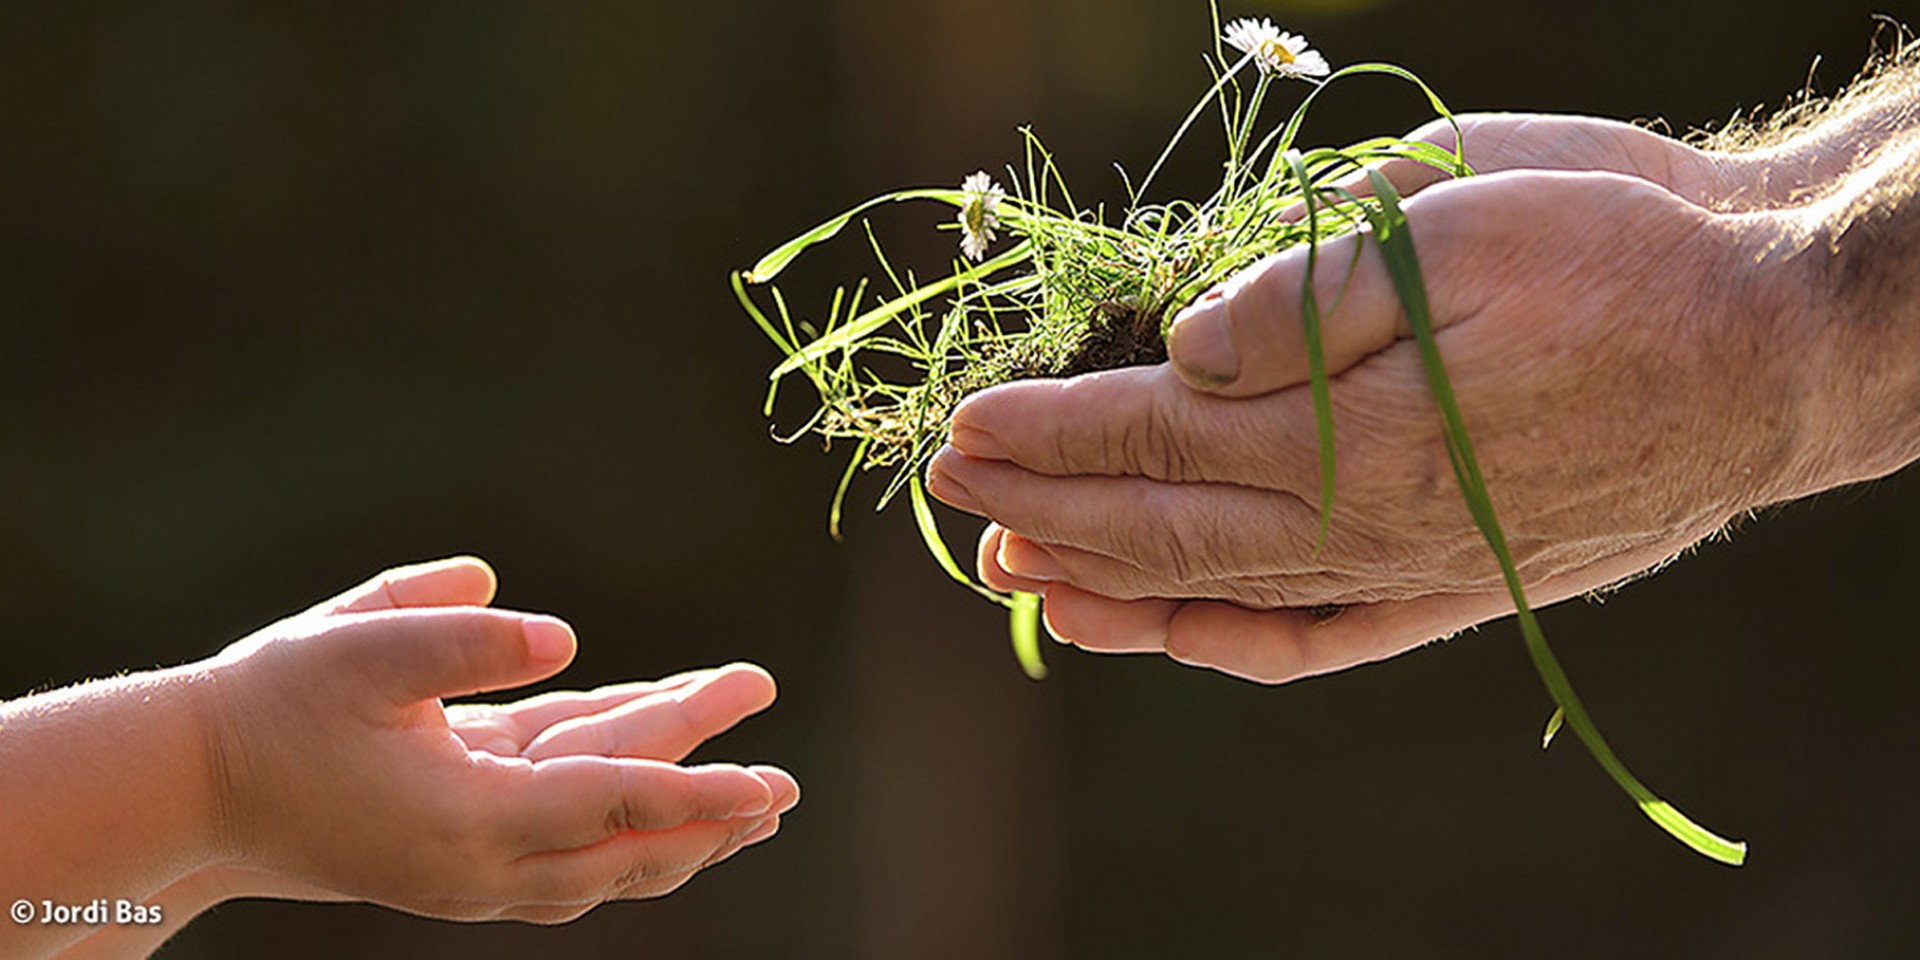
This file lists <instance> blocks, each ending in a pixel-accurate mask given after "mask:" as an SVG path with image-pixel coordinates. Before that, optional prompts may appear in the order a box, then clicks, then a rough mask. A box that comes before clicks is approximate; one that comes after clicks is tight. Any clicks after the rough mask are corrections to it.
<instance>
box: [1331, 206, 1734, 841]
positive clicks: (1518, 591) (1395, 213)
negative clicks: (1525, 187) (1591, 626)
mask: <svg viewBox="0 0 1920 960" xmlns="http://www.w3.org/2000/svg"><path fill="white" fill-rule="evenodd" d="M1368 175H1369V178H1370V179H1371V180H1372V183H1373V190H1374V197H1375V199H1376V200H1377V201H1378V206H1372V207H1369V208H1368V210H1367V214H1368V219H1369V220H1370V221H1371V223H1372V226H1373V235H1374V239H1375V241H1376V242H1378V243H1379V245H1380V253H1381V256H1382V257H1383V258H1384V259H1385V260H1386V264H1387V272H1388V274H1389V275H1390V276H1391V277H1392V279H1393V286H1394V291H1395V293H1397V294H1398V295H1399V297H1400V304H1401V306H1402V307H1403V308H1405V310H1406V313H1407V324H1408V326H1410V327H1412V328H1413V336H1414V340H1415V342H1417V343H1418V344H1419V347H1420V359H1421V363H1422V365H1423V366H1424V367H1425V368H1426V373H1427V384H1428V386H1429V388H1430V389H1431V390H1432V392H1433V400H1434V404H1435V406H1437V407H1439V408H1440V417H1441V425H1442V430H1441V432H1442V435H1443V437H1444V438H1445V440H1446V445H1447V454H1448V457H1449V459H1450V460H1452V462H1453V469H1454V477H1455V479H1456V480H1458V481H1459V484H1460V492H1461V495H1462V496H1463V497H1465V499H1466V501H1467V509H1468V512H1469V513H1471V514H1472V515H1473V520H1474V524H1475V525H1476V526H1478V527H1479V528H1480V534H1481V536H1483V537H1484V538H1486V541H1487V546H1489V547H1491V548H1492V550H1493V555H1494V557H1495V559H1497V560H1498V561H1499V563H1500V575H1501V577H1502V578H1503V579H1504V580H1505V581H1506V585H1507V591H1508V593H1510V594H1511V595H1512V597H1513V603H1514V610H1515V612H1516V613H1518V614H1519V619H1520V632H1521V634H1522V636H1524V637H1525V638H1526V643H1527V653H1528V655H1529V656H1530V657H1531V658H1532V659H1533V665H1534V669H1535V670H1536V671H1538V672H1539V674H1540V679H1541V680H1542V681H1543V682H1544V683H1545V684H1546V687H1547V692H1548V694H1550V695H1551V696H1552V697H1553V702H1554V704H1555V705H1557V706H1558V707H1559V708H1560V710H1561V711H1562V712H1563V713H1564V715H1565V720H1566V724H1567V725H1568V726H1570V727H1572V728H1573V732H1574V735H1575V736H1577V737H1579V738H1580V742H1581V743H1583V744H1585V745H1586V748H1587V752H1588V753H1590V754H1592V755H1593V758H1594V760H1595V761H1596V762H1598V763H1599V764H1600V767H1601V769H1604V770H1605V771H1606V772H1607V774H1608V775H1609V776H1611V777H1612V778H1613V781H1614V782H1615V783H1617V784H1619V785H1620V788H1621V789H1622V790H1624V791H1625V792H1626V794H1627V795H1628V796H1629V797H1631V798H1633V801H1634V803H1635V804H1636V805H1638V806H1639V808H1640V812H1641V813H1643V814H1645V815H1646V817H1647V818H1648V819H1649V820H1652V821H1653V822H1654V823H1656V824H1658V825H1659V826H1660V828H1661V829H1663V830H1665V831H1667V833H1669V834H1671V835H1672V836H1673V837H1674V838H1675V839H1677V840H1679V841H1680V842H1681V843H1684V844H1686V845H1687V846H1689V847H1691V848H1693V850H1694V851H1695V852H1697V853H1699V854H1701V855H1703V856H1706V857H1708V858H1710V859H1713V860H1717V861H1719V862H1721V863H1725V864H1728V865H1730V866H1739V865H1740V864H1742V863H1744V862H1746V858H1747V845H1746V844H1745V843H1744V842H1741V841H1735V840H1728V839H1726V838H1724V837H1721V836H1719V835H1718V834H1715V833H1713V832H1712V831H1710V830H1708V829H1706V828H1705V827H1702V826H1700V825H1699V824H1697V823H1695V822H1693V821H1692V820H1690V819H1688V818H1687V817H1686V815H1685V814H1682V813H1681V812H1680V811H1679V810H1678V809H1676V808H1675V807H1674V806H1673V805H1672V804H1670V803H1667V802H1666V801H1665V800H1662V799H1660V798H1659V797H1657V796H1655V795H1654V794H1653V791H1651V790H1649V789H1647V787H1646V785H1645V784H1643V783H1641V782H1640V780H1639V779H1638V778H1636V777H1635V776H1634V775H1633V774H1632V773H1630V772H1628V770H1627V768H1626V765H1625V764H1623V763H1621V762H1620V758H1619V757H1618V756H1616V755H1615V754H1614V752H1613V748H1612V747H1610V746H1608V745H1607V741H1606V738H1604V737H1602V736H1601V735H1600V729H1599V728H1598V727H1596V726H1595V725H1594V723H1593V718H1592V717H1590V716H1589V715H1588V714H1587V710H1586V707H1585V706H1583V705H1582V704H1581V702H1580V697H1579V695H1578V694H1576V693H1574V690H1573V683H1572V682H1571V681H1570V680H1568V679H1567V674H1566V671H1565V670H1563V669H1562V668H1561V666H1560V661H1559V659H1558V658H1556V657H1555V656H1554V655H1553V650H1552V648H1550V647H1548V646H1547V638H1546V634H1545V632H1544V631H1542V630H1541V629H1540V622H1539V620H1538V619H1537V618H1535V617H1534V615H1533V608H1532V607H1531V606H1529V605H1528V603H1527V595H1526V590H1525V589H1524V588H1523V587H1522V586H1521V583H1520V574H1519V571H1518V570H1517V569H1516V568H1515V566H1514V563H1513V553H1512V551H1511V550H1510V549H1508V546H1507V538H1506V534H1505V532H1504V531H1503V530H1502V528H1501V526H1500V521H1499V519H1498V518H1497V517H1496V516H1495V515H1494V511H1493V500H1492V498H1491V497H1490V496H1488V494H1487V485H1486V480H1485V479H1484V477H1482V475H1481V473H1480V465H1479V462H1478V461H1477V460H1476V459H1475V458H1474V455H1473V443H1472V442H1471V441H1470V440H1469V439H1468V437H1467V429H1466V423H1465V421H1464V419H1463V418H1462V417H1461V416H1460V405H1459V403H1458V402H1456V400H1455V399H1454V395H1453V386H1452V383H1451V382H1450V381H1449V379H1448V377H1447V370H1446V366H1445V365H1444V364H1443V363H1442V362H1441V359H1440V346H1439V343H1438V341H1436V340H1435V338H1434V332H1433V312H1432V309H1431V308H1430V306H1429V304H1428V302H1427V292H1426V283H1425V281H1424V280H1423V279H1422V278H1421V274H1420V261H1419V258H1418V256H1417V255H1416V254H1415V251H1414V247H1413V235H1412V234H1411V233H1410V232H1409V231H1408V229H1407V217H1406V213H1405V212H1404V211H1402V210H1401V209H1400V195H1399V193H1398V191H1396V190H1395V189H1394V187H1393V184H1392V182H1390V181H1389V180H1388V179H1387V178H1386V176H1385V175H1383V174H1381V173H1380V172H1379V171H1377V170H1369V171H1368Z"/></svg>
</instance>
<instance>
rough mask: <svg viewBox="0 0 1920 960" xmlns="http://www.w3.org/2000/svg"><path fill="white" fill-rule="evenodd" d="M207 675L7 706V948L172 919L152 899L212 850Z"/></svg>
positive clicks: (140, 677) (3, 895)
mask: <svg viewBox="0 0 1920 960" xmlns="http://www.w3.org/2000/svg"><path fill="white" fill-rule="evenodd" d="M202 680H203V675H202V674H200V673H199V672H197V671H196V670H193V669H191V668H183V669H179V670H168V671H157V672H152V673H144V674H135V675H131V676H127V677H121V678H116V679H113V680H105V681H99V682H96V683H91V684H85V685H82V686H79V687H72V688H68V689H64V690H56V691H53V692H51V693H45V694H40V695H38V696H33V697H27V698H23V699H20V700H16V701H13V702H10V703H8V704H5V705H4V706H0V770H4V771H5V775H4V779H3V780H0V816H4V818H5V821H6V829H5V830H0V900H3V901H5V902H6V903H8V904H9V905H10V906H11V907H12V909H13V910H14V911H16V912H15V913H14V914H13V916H12V917H11V920H10V922H8V923H6V924H4V925H0V945H4V949H0V954H4V955H6V956H22V957H31V956H45V955H48V954H50V953H52V952H53V951H55V950H57V949H59V948H61V947H62V946H64V945H67V944H70V943H73V942H75V941H77V940H79V939H81V938H83V937H85V936H87V935H89V934H90V933H92V932H94V931H96V930H97V929H99V927H100V925H102V924H105V925H114V924H120V923H127V924H135V923H150V922H153V921H155V920H156V919H158V920H162V921H164V910H162V911H161V916H160V917H158V918H156V917H155V916H153V912H152V911H151V910H150V909H147V908H148V907H149V906H150V904H148V902H147V900H146V898H147V897H149V896H150V895H152V894H153V893H154V892H155V891H159V890H162V889H163V888H166V887H167V886H168V885H170V884H172V883H173V882H174V881H176V880H177V879H179V878H180V877H182V876H184V875H186V874H187V873H189V872H191V871H192V870H194V869H196V868H198V867H199V866H201V865H202V864H203V863H204V862H205V861H206V859H207V857H208V856H209V853H210V851H211V850H213V849H214V848H215V838H214V837H213V836H212V828H211V826H210V825H211V824H212V823H213V822H214V816H213V813H214V811H213V810H212V809H211V806H212V801H211V794H212V791H211V790H210V789H209V786H210V780H209V776H208V769H209V767H208V764H207V761H206V758H207V755H208V754H207V747H206V742H205V735H204V732H203V728H202V725H201V723H200V718H199V710H198V708H197V702H198V695H199V692H198V689H197V687H198V686H199V685H200V684H201V682H202ZM89 908H93V909H91V910H90V909H89ZM23 921H24V922H23Z"/></svg>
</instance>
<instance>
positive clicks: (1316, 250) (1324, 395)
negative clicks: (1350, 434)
mask: <svg viewBox="0 0 1920 960" xmlns="http://www.w3.org/2000/svg"><path fill="white" fill-rule="evenodd" d="M1285 157H1286V161H1287V164H1288V166H1290V167H1292V169H1293V175H1294V177H1295V179H1297V180H1298V181H1299V183H1300V189H1301V190H1302V193H1301V200H1302V201H1303V202H1305V204H1306V207H1307V277H1306V280H1305V281H1303V282H1302V283H1301V284H1300V324H1301V326H1302V327H1303V328H1304V329H1305V330H1306V335H1307V337H1306V339H1307V381H1308V383H1309V385H1310V387H1311V393H1312V394H1313V425H1314V433H1315V435H1317V436H1318V437H1319V438H1320V535H1319V538H1318V539H1317V540H1315V541H1314V545H1313V553H1314V556H1316V557H1317V556H1319V555H1320V551H1321V550H1324V549H1326V546H1327V531H1328V530H1329V529H1331V528H1332V526H1333V478H1334V459H1333V396H1332V388H1331V386H1330V384H1329V383H1328V381H1327V354H1326V349H1325V345H1324V343H1323V342H1322V338H1321V335H1320V299H1319V296H1318V295H1317V294H1315V293H1314V291H1313V272H1314V268H1315V267H1316V266H1317V265H1318V262H1319V257H1320V229H1319V228H1320V205H1319V202H1318V200H1319V196H1318V191H1316V190H1315V189H1314V187H1313V180H1312V178H1311V177H1309V176H1308V175H1307V165H1306V161H1304V160H1302V159H1301V157H1300V154H1299V153H1298V152H1297V151H1293V150H1289V151H1287V152H1286V155H1285ZM1349 276H1351V274H1349Z"/></svg>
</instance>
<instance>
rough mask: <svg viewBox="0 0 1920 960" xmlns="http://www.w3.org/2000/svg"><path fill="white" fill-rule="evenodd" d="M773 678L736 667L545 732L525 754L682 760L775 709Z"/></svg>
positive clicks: (536, 757)
mask: <svg viewBox="0 0 1920 960" xmlns="http://www.w3.org/2000/svg"><path fill="white" fill-rule="evenodd" d="M775 695H776V690H775V687H774V682H773V677H772V676H771V675H769V674H768V673H767V672H766V671H765V670H763V669H761V668H760V667H757V666H754V665H752V664H746V663H736V664H730V665H728V666H725V667H721V668H719V669H717V670H712V671H709V672H708V673H707V674H706V675H705V676H704V677H701V678H700V679H698V680H695V681H693V682H691V683H689V684H686V685H684V686H682V687H680V688H678V689H675V690H673V691H671V692H660V693H650V694H647V695H644V696H640V697H636V698H634V699H632V700H629V701H627V702H625V703H622V704H619V705H617V706H613V707H611V708H609V709H606V710H602V711H600V712H598V713H592V714H586V715H584V716H576V717H573V718H571V719H567V720H563V721H560V722H558V723H555V724H554V725H552V726H550V727H547V728H546V729H544V730H543V731H542V732H541V733H540V734H539V735H537V736H535V737H534V739H533V742H531V743H529V744H527V746H526V749H524V750H522V751H521V756H523V757H526V758H528V759H530V760H540V759H544V758H546V757H556V756H565V755H567V754H598V755H602V756H618V757H647V758H651V759H655V760H668V761H673V760H679V759H681V758H683V757H685V756H686V755H687V754H689V753H692V752H693V749H694V748H695V747H697V746H699V745H700V744H701V743H703V742H705V741H706V740H707V739H708V738H709V737H713V736H715V735H717V734H719V733H720V732H722V731H724V730H726V729H727V728H729V727H731V726H733V725H734V724H736V723H738V722H740V720H742V719H744V718H745V717H747V716H748V715H750V714H754V713H758V712H759V711H761V710H764V709H766V708H767V707H768V706H771V705H772V704H773V700H774V697H775Z"/></svg>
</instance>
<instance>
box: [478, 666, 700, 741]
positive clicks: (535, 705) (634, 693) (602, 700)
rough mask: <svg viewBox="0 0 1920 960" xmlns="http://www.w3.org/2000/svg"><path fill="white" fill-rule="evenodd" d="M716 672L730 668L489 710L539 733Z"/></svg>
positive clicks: (552, 695)
mask: <svg viewBox="0 0 1920 960" xmlns="http://www.w3.org/2000/svg"><path fill="white" fill-rule="evenodd" d="M716 669H726V668H724V667H709V668H707V669H704V670H689V671H687V672H685V673H676V674H674V675H673V676H671V677H666V678H663V679H660V680H635V681H630V682H627V683H615V684H609V685H607V686H604V687H595V688H593V689H592V690H556V691H554V692H552V693H543V694H541V695H539V696H537V697H528V698H526V699H525V700H516V701H514V702H512V703H505V704H498V705H493V706H488V707H486V709H488V710H491V711H493V712H495V713H498V714H500V715H503V716H506V717H509V718H511V719H512V720H513V722H514V723H515V724H517V725H518V726H519V727H520V728H521V729H523V730H526V731H529V732H530V733H538V732H539V731H541V730H545V729H546V728H548V727H551V726H553V725H554V724H556V723H560V722H561V721H564V720H571V719H573V718H575V717H584V716H587V715H588V714H594V713H600V712H602V711H605V710H612V709H613V708H615V707H618V706H620V705H621V704H623V703H626V702H628V701H630V700H636V699H638V698H640V697H647V696H654V695H658V694H667V693H672V692H674V691H676V690H680V689H682V688H685V687H687V686H690V685H692V684H695V683H699V682H700V681H702V680H704V679H706V678H707V677H708V676H710V675H711V674H712V673H713V672H714V670H716Z"/></svg>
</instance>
